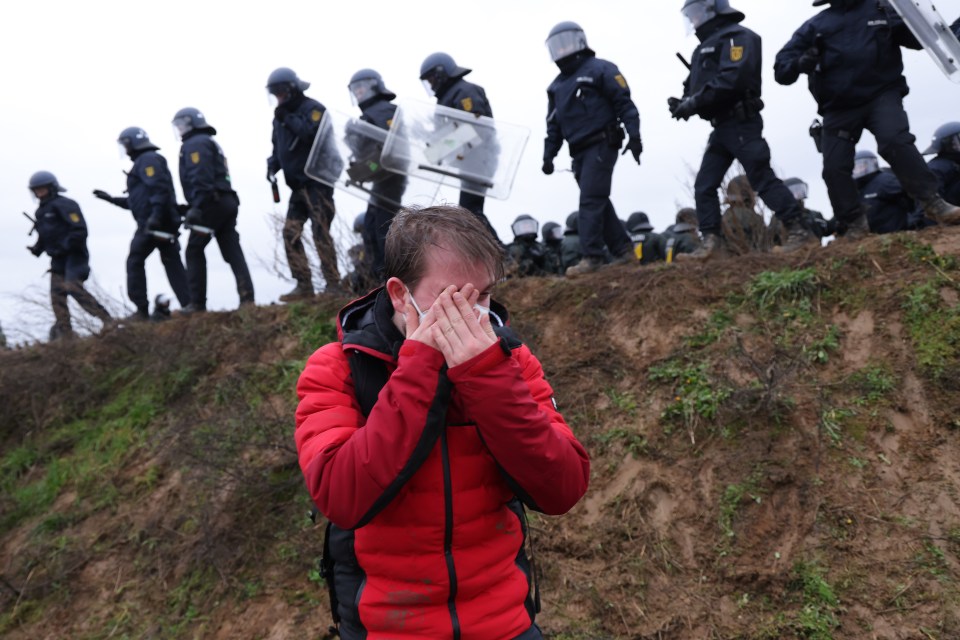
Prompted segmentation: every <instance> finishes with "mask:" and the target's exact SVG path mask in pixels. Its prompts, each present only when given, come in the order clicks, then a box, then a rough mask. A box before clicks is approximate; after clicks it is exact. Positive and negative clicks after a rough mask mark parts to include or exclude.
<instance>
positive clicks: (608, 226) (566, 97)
mask: <svg viewBox="0 0 960 640" xmlns="http://www.w3.org/2000/svg"><path fill="white" fill-rule="evenodd" d="M558 64H562V66H561V72H560V74H559V75H558V76H557V77H556V78H555V79H554V81H553V82H552V83H551V84H550V86H549V87H548V88H547V138H546V140H545V142H544V150H543V159H544V162H545V163H547V162H549V163H552V162H553V159H554V158H555V157H556V155H557V154H558V153H559V152H560V148H561V147H562V146H563V141H564V140H566V141H567V145H568V146H569V148H570V155H571V157H572V158H573V174H574V177H575V178H576V180H577V184H578V185H579V186H580V220H579V233H580V243H581V254H582V255H583V256H587V257H590V258H592V259H604V256H605V247H606V248H608V249H609V251H610V253H611V254H612V255H613V256H615V257H620V256H623V255H624V254H626V253H627V252H629V251H632V250H633V243H632V242H631V241H630V236H629V235H628V234H627V232H626V229H624V228H623V224H622V223H621V222H620V219H619V218H618V217H617V212H616V210H615V209H614V208H613V203H612V202H611V201H610V186H611V182H612V180H613V168H614V165H616V162H617V156H618V152H619V149H620V146H621V144H622V142H623V130H622V129H621V125H623V127H625V128H626V130H627V135H628V136H629V137H630V138H633V139H637V140H639V139H640V113H639V111H637V106H636V105H635V104H634V103H633V100H632V99H631V98H630V88H629V87H628V86H627V81H626V80H625V79H624V77H623V75H622V74H621V73H620V70H619V69H618V68H617V66H616V65H615V64H613V63H612V62H608V61H606V60H602V59H600V58H597V57H596V56H595V55H594V53H593V52H592V51H590V50H589V49H586V50H583V51H581V52H578V53H577V54H574V55H572V56H568V57H567V58H562V59H561V60H560V61H558Z"/></svg>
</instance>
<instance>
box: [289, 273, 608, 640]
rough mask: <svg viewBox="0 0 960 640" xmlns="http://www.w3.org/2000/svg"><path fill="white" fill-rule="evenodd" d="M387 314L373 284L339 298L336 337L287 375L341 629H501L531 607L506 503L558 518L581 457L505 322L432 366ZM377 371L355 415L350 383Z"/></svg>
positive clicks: (583, 471) (373, 638) (518, 526)
mask: <svg viewBox="0 0 960 640" xmlns="http://www.w3.org/2000/svg"><path fill="white" fill-rule="evenodd" d="M494 310H495V311H500V316H501V317H505V314H506V310H504V309H502V307H500V308H499V309H497V308H496V307H495V308H494ZM392 313H393V309H392V307H391V306H390V303H389V299H388V298H387V296H386V293H380V292H373V293H371V294H370V295H368V296H367V297H365V298H363V299H360V300H358V301H355V302H354V303H351V305H349V306H348V307H347V308H345V309H344V310H343V311H342V312H341V314H340V318H339V320H340V322H339V327H338V328H339V332H340V337H341V341H340V342H337V343H331V344H328V345H326V346H324V347H323V348H321V349H320V350H318V351H317V352H316V353H314V354H313V356H311V357H310V359H309V361H308V362H307V366H306V368H305V369H304V371H303V374H302V375H301V376H300V381H299V383H298V385H297V393H298V395H299V398H300V405H299V406H298V408H297V415H296V422H297V429H296V443H297V450H298V451H299V455H300V467H301V469H302V470H303V474H304V478H305V479H306V484H307V488H308V489H309V491H310V495H311V496H312V498H313V500H314V502H315V503H316V505H317V507H318V508H319V509H320V511H321V512H322V513H323V514H324V515H325V516H326V517H327V518H328V519H329V520H330V521H331V523H332V527H331V533H330V555H331V556H332V558H333V563H334V578H333V582H334V587H335V592H336V596H337V600H338V602H339V607H338V611H339V614H340V618H341V622H340V633H341V637H342V638H343V639H344V640H353V639H354V638H368V639H369V640H377V639H380V638H391V639H394V640H396V639H401V640H402V639H413V638H455V639H456V638H460V639H462V640H491V639H497V638H505V639H509V638H516V637H517V636H520V635H521V634H523V633H524V632H527V631H528V630H529V629H530V628H531V625H532V623H533V616H534V611H533V603H532V599H531V597H530V594H529V591H530V572H529V564H528V562H527V558H526V555H525V553H524V541H525V538H526V525H525V521H524V518H523V511H522V507H521V506H520V501H521V500H522V502H523V503H525V504H526V505H528V506H530V507H531V508H534V509H537V510H539V511H542V512H544V513H547V514H554V515H557V514H562V513H565V512H566V511H568V510H569V509H570V508H571V507H573V505H574V504H576V502H577V501H578V500H579V499H580V497H581V496H583V494H584V493H585V492H586V489H587V482H588V479H589V474H590V463H589V458H588V456H587V453H586V451H585V450H584V448H583V447H582V446H581V444H580V443H579V442H578V441H577V440H576V438H575V437H574V436H573V433H572V432H571V430H570V428H569V427H568V426H567V424H566V423H565V422H564V420H563V417H562V416H561V415H560V414H559V413H558V412H557V410H556V408H555V405H554V402H553V390H552V389H551V388H550V385H549V384H548V383H547V381H546V380H545V379H544V376H543V370H542V369H541V367H540V363H539V362H538V361H537V359H536V358H535V357H534V356H533V355H532V354H531V353H530V351H529V349H527V348H526V347H525V346H523V345H521V344H519V342H518V341H516V340H515V338H512V333H511V332H510V331H509V329H506V328H502V329H499V330H498V333H499V334H500V335H501V339H500V343H498V344H496V345H494V346H492V347H491V348H489V349H488V350H486V351H485V352H483V353H482V354H480V355H478V356H477V357H475V358H474V359H472V360H470V361H468V362H465V363H463V364H461V365H459V366H457V367H454V368H453V369H449V370H447V368H446V366H445V363H444V358H443V355H442V354H441V353H440V352H439V351H437V350H435V349H433V348H431V347H428V346H426V345H424V344H422V343H419V342H415V341H412V340H411V341H404V338H403V335H402V334H401V333H400V332H399V331H398V330H397V328H396V327H395V326H394V325H393V323H392V321H391V317H392ZM348 354H349V355H348ZM354 358H366V359H368V360H367V362H368V363H370V362H372V363H373V364H372V365H370V364H368V365H367V366H365V367H363V368H358V367H357V366H353V367H351V359H354ZM378 368H379V369H380V370H381V371H382V373H383V376H382V377H384V378H386V376H387V375H389V377H388V378H386V382H385V384H383V386H382V390H381V391H380V393H379V396H378V397H377V400H376V402H375V404H373V407H372V409H370V410H369V415H368V416H366V417H364V411H363V410H362V409H361V405H360V402H359V401H358V393H357V389H356V388H355V381H354V378H355V377H356V376H357V375H358V374H357V372H358V371H371V370H377V369H378ZM360 375H361V376H362V377H363V376H366V375H367V374H360ZM381 382H382V381H381ZM356 384H359V385H364V384H369V381H367V380H359V381H358V382H357V383H356ZM361 395H363V394H362V393H361ZM518 499H519V500H518Z"/></svg>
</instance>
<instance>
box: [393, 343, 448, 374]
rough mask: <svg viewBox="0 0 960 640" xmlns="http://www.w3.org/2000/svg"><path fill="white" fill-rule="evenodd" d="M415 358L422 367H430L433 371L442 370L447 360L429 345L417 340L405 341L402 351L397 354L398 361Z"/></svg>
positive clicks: (401, 347) (401, 346)
mask: <svg viewBox="0 0 960 640" xmlns="http://www.w3.org/2000/svg"><path fill="white" fill-rule="evenodd" d="M403 358H407V359H411V358H415V359H416V360H418V361H419V364H420V366H429V367H430V368H431V369H436V370H437V371H439V370H440V367H442V366H443V364H444V362H445V360H444V358H443V354H442V353H441V352H440V351H439V350H437V349H434V348H433V347H431V346H430V345H428V344H425V343H423V342H419V341H417V340H404V341H403V344H402V345H400V351H399V352H398V353H397V359H398V360H400V359H403Z"/></svg>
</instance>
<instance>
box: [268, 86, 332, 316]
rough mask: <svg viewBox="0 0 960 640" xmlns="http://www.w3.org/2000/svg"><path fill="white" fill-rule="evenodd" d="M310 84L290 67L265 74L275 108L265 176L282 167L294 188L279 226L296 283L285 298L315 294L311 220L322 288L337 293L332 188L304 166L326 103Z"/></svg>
mask: <svg viewBox="0 0 960 640" xmlns="http://www.w3.org/2000/svg"><path fill="white" fill-rule="evenodd" d="M309 87H310V83H309V82H305V81H303V80H301V79H300V78H299V77H297V74H296V73H295V72H294V71H293V69H288V68H287V67H280V68H278V69H275V70H274V71H273V72H272V73H271V74H270V76H269V77H268V78H267V91H268V92H269V94H270V95H271V96H273V99H275V100H276V102H277V106H276V108H275V109H274V112H273V153H272V154H271V155H270V157H269V158H267V180H268V181H270V182H271V183H272V182H274V181H276V174H277V173H279V172H280V171H283V178H284V181H285V182H286V183H287V186H288V187H290V190H291V191H292V193H291V195H290V203H289V205H288V207H287V219H286V221H285V222H284V225H283V248H284V250H285V252H286V255H287V265H288V266H289V267H290V275H291V276H293V279H294V280H296V282H297V284H296V286H295V287H294V288H293V290H291V291H289V292H288V293H285V294H283V295H281V296H280V299H281V300H283V301H284V302H290V301H293V300H302V299H304V298H310V297H312V296H313V278H312V277H311V274H310V263H309V262H308V261H307V254H306V252H305V251H304V249H303V240H302V236H303V227H304V225H305V224H306V223H307V220H309V221H310V224H311V230H312V232H313V242H314V244H315V245H316V248H317V256H318V257H319V259H320V272H321V273H322V274H323V279H324V280H325V282H326V284H325V290H326V291H328V292H330V293H337V294H340V293H342V291H341V290H340V284H339V283H340V271H339V269H338V268H337V250H336V247H335V246H334V244H333V238H332V236H331V235H330V225H331V224H332V223H333V218H334V216H336V214H337V210H336V207H335V205H334V202H333V187H331V186H328V185H325V184H321V183H319V182H317V181H315V180H312V179H311V178H309V177H308V176H307V174H306V173H305V171H304V169H305V167H306V165H307V158H308V157H309V156H310V149H311V148H312V146H313V141H314V138H316V136H317V130H318V129H319V128H320V121H321V120H322V119H323V114H324V112H325V111H326V107H324V106H323V105H322V104H320V103H319V102H317V101H316V100H314V99H313V98H308V97H307V96H305V95H304V94H303V92H304V91H306V90H307V89H308V88H309Z"/></svg>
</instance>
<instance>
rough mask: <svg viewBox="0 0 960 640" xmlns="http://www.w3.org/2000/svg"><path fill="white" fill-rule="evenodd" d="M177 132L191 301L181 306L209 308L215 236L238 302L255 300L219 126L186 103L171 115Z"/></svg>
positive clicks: (236, 198) (242, 303)
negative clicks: (187, 232)
mask: <svg viewBox="0 0 960 640" xmlns="http://www.w3.org/2000/svg"><path fill="white" fill-rule="evenodd" d="M173 127H174V129H175V130H176V132H177V134H178V135H179V136H180V141H181V146H180V186H181V187H182V188H183V195H184V197H185V198H186V199H187V206H188V207H189V208H188V210H187V215H186V216H185V217H184V220H183V224H184V226H186V227H187V228H188V229H190V238H189V239H188V240H187V251H186V254H187V283H188V285H189V287H190V304H188V305H187V306H186V307H185V308H184V311H185V312H187V313H193V312H197V311H206V310H207V257H206V254H205V253H204V251H205V250H206V248H207V245H208V244H210V240H211V239H212V238H213V237H216V239H217V245H218V246H219V247H220V254H221V255H222V256H223V259H224V260H225V261H226V263H227V264H229V265H230V269H231V270H232V271H233V277H234V278H235V279H236V281H237V294H238V295H239V296H240V305H241V306H243V305H248V304H253V280H252V279H251V278H250V270H249V269H248V268H247V260H246V258H244V256H243V249H241V248H240V234H238V233H237V213H238V212H239V208H240V198H239V197H237V193H236V192H235V191H234V190H233V186H232V185H231V183H230V170H229V168H228V166H227V158H226V156H224V155H223V149H221V148H220V145H219V144H217V142H216V141H215V140H214V139H213V136H215V135H217V130H216V129H214V128H213V127H211V126H210V125H209V124H208V123H207V119H206V117H205V116H204V115H203V113H201V112H200V111H199V110H197V109H194V108H193V107H184V108H183V109H180V111H178V112H177V113H176V114H175V115H174V116H173Z"/></svg>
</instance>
